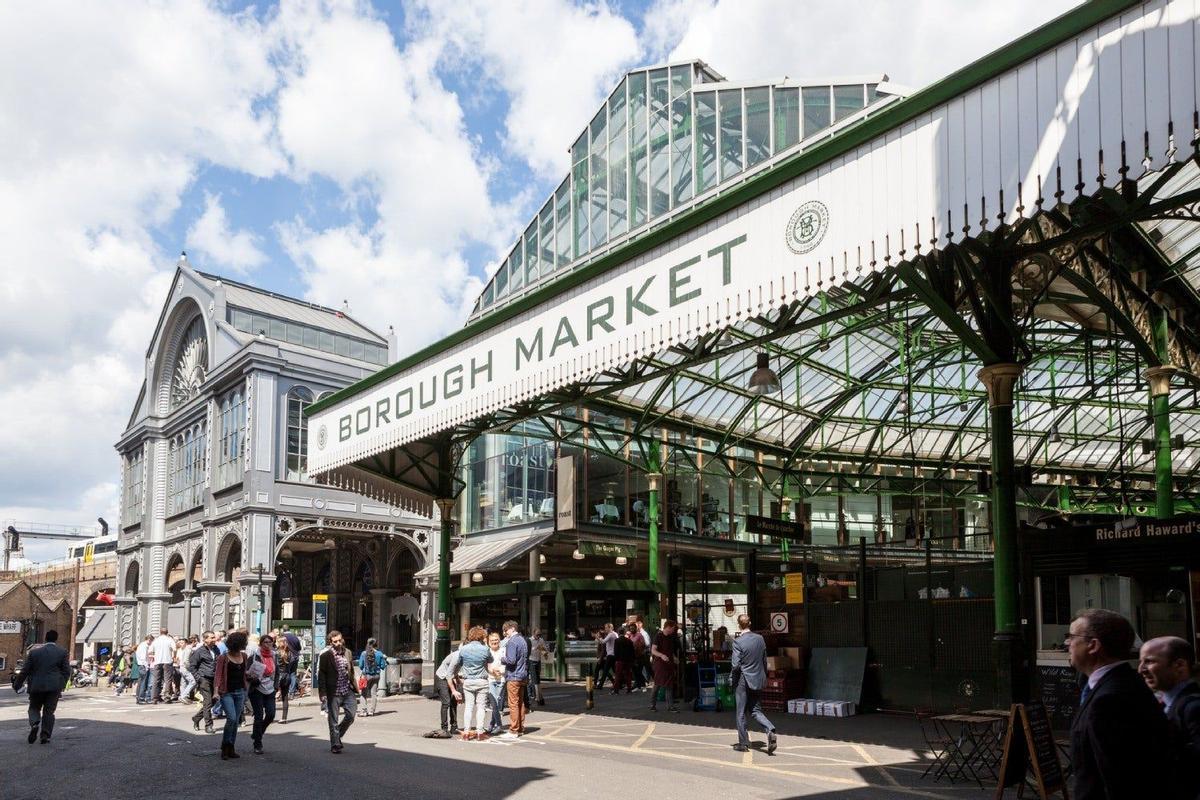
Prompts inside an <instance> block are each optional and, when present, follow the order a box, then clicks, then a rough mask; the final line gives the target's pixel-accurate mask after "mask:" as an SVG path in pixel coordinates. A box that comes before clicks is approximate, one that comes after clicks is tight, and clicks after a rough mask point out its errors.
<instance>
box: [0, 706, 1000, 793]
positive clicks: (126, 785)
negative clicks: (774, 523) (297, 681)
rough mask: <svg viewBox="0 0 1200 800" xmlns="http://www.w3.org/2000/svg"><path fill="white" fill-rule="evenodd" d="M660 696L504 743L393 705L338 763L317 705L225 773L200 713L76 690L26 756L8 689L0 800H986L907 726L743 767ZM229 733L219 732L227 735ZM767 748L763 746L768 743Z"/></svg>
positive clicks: (839, 727) (1, 715) (717, 727)
mask: <svg viewBox="0 0 1200 800" xmlns="http://www.w3.org/2000/svg"><path fill="white" fill-rule="evenodd" d="M647 699H648V695H637V694H634V695H629V696H622V697H619V698H614V697H612V696H610V695H607V694H602V695H599V696H598V697H597V707H596V709H594V710H593V711H590V712H587V711H585V710H584V695H583V692H582V691H581V690H580V689H579V688H577V687H572V686H565V687H552V688H551V689H550V691H549V693H548V703H547V705H546V706H545V707H543V708H540V709H538V710H537V711H536V713H534V714H531V715H530V716H529V718H528V723H527V729H528V730H529V734H528V735H527V736H526V737H525V738H523V739H522V740H520V741H518V742H516V743H512V744H505V743H501V742H497V741H489V742H484V743H476V742H461V741H457V740H451V741H446V740H436V739H425V738H422V737H421V734H422V733H424V732H426V731H428V730H430V729H431V728H434V727H436V726H437V719H438V703H437V702H435V701H430V700H426V699H424V698H421V697H414V696H404V697H394V698H387V699H385V700H382V701H381V702H380V713H379V714H378V715H376V716H373V717H369V718H359V719H358V720H356V721H355V723H354V725H353V727H352V728H351V729H350V731H349V733H348V734H347V736H346V740H345V745H346V749H345V752H344V753H342V754H341V755H333V754H331V753H330V752H329V744H328V738H327V729H326V724H325V720H324V718H323V717H322V716H321V714H320V712H319V710H318V709H317V707H316V706H315V704H313V703H311V702H308V703H304V702H301V703H299V704H297V703H293V704H292V708H291V713H290V717H291V719H290V721H289V722H288V724H286V725H278V724H277V725H274V726H272V728H271V729H270V730H269V731H268V732H267V735H266V738H265V749H266V753H265V755H262V756H254V755H252V754H251V752H250V735H249V728H248V727H246V728H242V729H241V732H240V733H239V736H238V749H239V751H240V752H241V754H242V758H241V759H239V760H237V761H221V760H220V755H219V747H220V736H219V735H211V736H207V735H205V734H203V733H197V732H195V731H193V730H192V727H191V722H190V720H189V717H190V716H191V713H192V710H193V708H194V707H192V706H183V705H160V706H138V705H136V704H135V703H134V702H133V700H132V698H131V697H130V696H129V695H128V694H126V695H125V696H124V697H120V698H116V697H113V696H111V694H109V693H108V692H106V691H101V690H93V691H88V690H72V691H71V692H68V694H67V695H66V696H64V698H63V700H62V702H61V703H60V704H59V713H58V723H57V727H56V730H55V734H54V739H53V741H52V742H51V743H50V744H48V745H40V744H33V745H30V744H27V743H26V740H25V735H26V733H27V732H28V727H27V723H26V721H25V703H26V698H25V696H24V695H21V696H15V695H14V694H13V693H12V691H11V689H9V688H8V687H4V688H3V689H0V800H35V798H36V800H53V799H54V798H70V800H88V799H89V798H104V799H105V800H120V798H136V800H156V799H157V798H170V799H171V800H188V799H189V798H197V799H198V800H199V799H200V798H203V800H213V798H215V797H237V796H243V797H244V796H252V797H286V798H289V800H290V798H306V799H307V798H325V797H342V798H345V797H349V796H355V797H363V796H370V797H390V796H393V795H394V794H395V793H401V792H402V793H403V794H404V796H406V797H410V798H447V800H461V798H463V797H471V796H478V797H487V798H488V800H506V799H507V798H536V799H537V800H544V798H547V797H553V798H563V799H564V800H567V799H569V798H599V797H605V798H613V797H615V798H621V797H622V796H623V794H625V793H628V794H630V795H636V796H639V797H645V796H653V797H656V798H696V799H698V798H710V797H713V798H723V797H737V798H739V800H741V799H742V798H776V799H777V798H792V797H806V798H836V799H837V800H857V799H858V798H864V799H865V798H872V799H873V800H880V799H881V798H908V797H930V798H948V799H949V798H977V797H978V798H982V797H986V796H990V795H991V792H984V791H981V790H979V789H978V787H976V786H975V785H974V784H971V785H970V786H967V785H965V784H963V783H959V784H957V785H955V786H950V785H949V784H947V783H946V782H945V781H942V782H941V783H934V782H932V781H931V780H928V779H925V780H922V779H921V778H920V775H921V772H922V771H923V770H924V768H925V760H924V756H923V754H922V753H921V743H920V737H919V732H918V731H917V729H916V726H915V723H913V722H912V721H911V720H907V719H896V718H888V717H881V716H879V715H873V716H864V717H857V718H851V719H849V720H839V719H811V718H798V717H791V716H788V715H778V716H777V718H776V720H775V722H776V724H777V725H778V726H779V728H780V730H781V732H784V731H786V733H784V735H781V736H780V742H779V750H778V752H777V753H776V754H775V755H774V756H768V755H767V754H766V752H765V751H761V750H756V751H753V752H751V753H746V754H743V753H738V752H735V751H734V750H733V749H732V745H733V744H734V743H735V742H736V741H737V738H736V734H735V733H734V731H733V730H732V715H731V714H729V713H728V712H726V713H724V714H713V713H711V712H693V711H691V710H690V709H685V710H683V711H682V712H681V713H679V714H667V713H665V712H662V711H660V712H658V713H653V712H651V711H649V709H647V708H646V700H647ZM218 730H219V728H218ZM754 738H756V739H758V740H760V741H761V740H762V739H763V737H762V735H761V734H755V737H754Z"/></svg>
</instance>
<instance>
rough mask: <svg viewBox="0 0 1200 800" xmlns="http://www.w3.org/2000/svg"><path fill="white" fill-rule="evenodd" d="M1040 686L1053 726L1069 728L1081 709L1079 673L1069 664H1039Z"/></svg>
mask: <svg viewBox="0 0 1200 800" xmlns="http://www.w3.org/2000/svg"><path fill="white" fill-rule="evenodd" d="M1038 688H1039V693H1038V694H1039V696H1040V699H1041V701H1042V705H1044V706H1045V707H1046V715H1047V716H1048V717H1049V719H1050V725H1051V727H1053V728H1054V729H1056V730H1069V729H1070V727H1071V720H1072V718H1074V716H1075V712H1076V711H1077V710H1078V709H1079V673H1078V672H1076V671H1075V670H1074V668H1072V667H1069V666H1063V667H1056V666H1039V667H1038Z"/></svg>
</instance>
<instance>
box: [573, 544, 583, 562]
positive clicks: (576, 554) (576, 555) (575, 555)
mask: <svg viewBox="0 0 1200 800" xmlns="http://www.w3.org/2000/svg"><path fill="white" fill-rule="evenodd" d="M571 558H573V559H575V560H576V561H583V553H581V552H579V548H578V547H576V548H575V551H574V552H572V553H571Z"/></svg>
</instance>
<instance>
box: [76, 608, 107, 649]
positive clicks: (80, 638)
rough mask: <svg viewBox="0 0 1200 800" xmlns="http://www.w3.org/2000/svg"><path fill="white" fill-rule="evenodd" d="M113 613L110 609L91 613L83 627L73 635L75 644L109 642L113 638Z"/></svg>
mask: <svg viewBox="0 0 1200 800" xmlns="http://www.w3.org/2000/svg"><path fill="white" fill-rule="evenodd" d="M112 614H113V612H112V609H111V608H103V609H98V610H96V611H92V612H91V613H89V614H88V616H87V621H86V622H84V623H83V627H82V628H80V629H79V631H78V632H77V633H76V634H75V644H87V643H88V642H111V641H112V637H113V615H112Z"/></svg>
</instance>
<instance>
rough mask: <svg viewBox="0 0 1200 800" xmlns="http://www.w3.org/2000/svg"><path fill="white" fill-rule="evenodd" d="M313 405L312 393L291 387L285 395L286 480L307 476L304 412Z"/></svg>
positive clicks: (297, 387) (306, 442)
mask: <svg viewBox="0 0 1200 800" xmlns="http://www.w3.org/2000/svg"><path fill="white" fill-rule="evenodd" d="M312 403H313V393H312V392H310V391H309V390H308V389H306V388H304V387H303V386H293V387H292V389H291V391H289V392H288V395H287V479H288V480H289V481H302V480H305V478H306V477H307V474H308V456H307V451H308V426H307V422H306V421H305V419H304V411H305V409H307V408H308V407H309V406H311V405H312Z"/></svg>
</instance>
